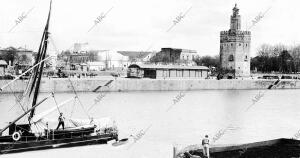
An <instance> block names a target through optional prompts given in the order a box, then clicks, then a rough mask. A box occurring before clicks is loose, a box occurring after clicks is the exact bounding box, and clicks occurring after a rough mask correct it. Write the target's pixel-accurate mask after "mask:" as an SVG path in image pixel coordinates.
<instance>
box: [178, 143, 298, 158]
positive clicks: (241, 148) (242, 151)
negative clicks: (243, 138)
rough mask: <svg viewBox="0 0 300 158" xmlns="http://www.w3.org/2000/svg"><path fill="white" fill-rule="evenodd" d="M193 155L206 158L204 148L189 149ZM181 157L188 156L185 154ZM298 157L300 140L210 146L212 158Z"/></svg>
mask: <svg viewBox="0 0 300 158" xmlns="http://www.w3.org/2000/svg"><path fill="white" fill-rule="evenodd" d="M189 153H190V154H192V155H197V156H200V157H201V158H204V156H203V152H202V149H197V150H191V151H189ZM177 157H178V158H180V157H188V156H187V154H183V156H178V155H177ZM242 157H243V158H297V157H300V141H299V140H293V139H283V138H282V139H274V140H269V141H262V142H256V143H249V144H242V145H231V146H221V147H211V148H210V158H242Z"/></svg>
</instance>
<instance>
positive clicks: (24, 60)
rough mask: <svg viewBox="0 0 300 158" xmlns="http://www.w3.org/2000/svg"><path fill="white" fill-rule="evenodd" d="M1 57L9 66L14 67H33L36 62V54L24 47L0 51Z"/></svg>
mask: <svg viewBox="0 0 300 158" xmlns="http://www.w3.org/2000/svg"><path fill="white" fill-rule="evenodd" d="M0 56H1V57H2V60H5V61H6V62H7V63H8V64H9V66H14V65H16V64H18V65H30V66H31V65H32V64H33V62H34V52H33V51H32V50H28V49H25V48H22V47H19V48H14V47H7V48H3V49H0ZM4 58H5V59H4Z"/></svg>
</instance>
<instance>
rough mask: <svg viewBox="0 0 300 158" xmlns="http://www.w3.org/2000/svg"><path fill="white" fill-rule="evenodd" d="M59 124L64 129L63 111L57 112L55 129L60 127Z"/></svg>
mask: <svg viewBox="0 0 300 158" xmlns="http://www.w3.org/2000/svg"><path fill="white" fill-rule="evenodd" d="M60 125H61V126H62V128H63V129H65V117H63V113H62V112H61V113H60V114H59V117H58V125H57V128H56V129H58V128H59V127H60Z"/></svg>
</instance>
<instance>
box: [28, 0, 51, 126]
mask: <svg viewBox="0 0 300 158" xmlns="http://www.w3.org/2000/svg"><path fill="white" fill-rule="evenodd" d="M51 5H52V0H51V1H50V9H49V13H48V19H47V23H46V26H45V29H44V32H43V37H42V39H41V43H40V47H39V51H38V54H37V58H36V61H35V64H37V63H39V62H40V61H42V63H41V64H40V65H39V66H37V67H36V68H34V70H33V75H32V78H31V79H32V82H31V83H32V84H31V87H30V91H29V97H30V96H31V94H32V93H33V101H32V103H31V106H32V107H33V106H34V105H36V102H37V98H38V96H39V89H40V83H41V79H42V74H43V68H44V64H45V62H44V61H43V60H44V59H45V57H46V52H47V46H48V37H49V32H48V29H49V21H50V15H51ZM34 111H35V108H33V109H32V110H31V112H30V115H29V121H30V119H31V118H32V117H33V115H34Z"/></svg>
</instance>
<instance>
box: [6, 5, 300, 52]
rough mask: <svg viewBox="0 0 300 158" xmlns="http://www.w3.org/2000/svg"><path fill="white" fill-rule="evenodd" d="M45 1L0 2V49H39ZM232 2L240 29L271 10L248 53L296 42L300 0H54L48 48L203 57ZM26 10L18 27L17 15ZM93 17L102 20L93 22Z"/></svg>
mask: <svg viewBox="0 0 300 158" xmlns="http://www.w3.org/2000/svg"><path fill="white" fill-rule="evenodd" d="M49 2H50V0H0V47H1V48H5V47H8V46H14V47H20V46H21V47H26V48H28V49H31V50H34V51H37V49H38V46H39V43H40V40H41V36H42V32H43V28H44V26H45V23H46V20H47V14H48V10H49ZM235 3H237V6H238V8H239V9H240V15H241V18H242V30H246V29H247V27H249V26H251V24H252V21H253V20H255V17H256V16H258V15H259V14H260V13H264V12H265V11H266V10H268V9H269V11H268V12H267V13H266V14H265V15H264V16H263V18H261V19H260V20H259V21H258V22H257V23H256V24H255V25H254V26H253V27H252V28H251V29H250V31H251V32H252V41H251V56H255V55H256V52H257V49H258V47H259V46H260V45H262V44H264V43H267V44H278V43H282V44H285V45H296V44H299V43H300V30H299V28H300V18H299V17H298V16H297V15H300V9H298V6H299V5H300V1H299V0H289V1H284V0H53V4H52V15H51V22H50V33H51V35H50V36H51V40H50V47H49V50H50V51H62V50H66V49H70V48H72V46H73V44H74V43H86V42H87V43H88V44H89V45H88V47H89V48H90V49H96V50H111V51H148V50H149V51H159V50H160V49H161V48H162V47H174V48H184V49H191V50H196V51H197V52H198V53H199V55H201V56H203V55H212V56H213V55H218V54H219V48H220V47H219V44H220V31H223V30H228V29H229V24H230V15H231V14H232V8H233V7H234V5H235ZM30 10H31V11H30ZM109 10H110V11H109ZM29 11H30V12H29ZM108 11H109V12H108ZM27 12H29V13H28V14H27V16H26V17H25V18H24V19H23V20H22V21H20V23H19V24H17V25H16V20H17V19H18V17H20V16H21V15H22V14H23V15H24V14H26V13H27ZM106 12H108V13H107V14H106V15H105V16H104V17H102V19H101V18H100V17H101V15H103V14H105V13H106ZM184 13H186V14H185V16H184V17H182V18H181V19H179V20H177V23H176V24H175V25H174V20H176V18H177V19H178V17H180V15H183V14H184ZM97 17H99V18H100V19H101V21H100V22H99V23H98V24H96V25H95V20H96V18H97ZM14 25H16V27H15V28H13V26H14ZM94 25H95V26H94ZM172 25H174V26H173V27H172V28H171V29H170V30H169V31H167V30H168V29H169V28H170V27H171V26H172ZM93 26H94V27H93ZM92 27H93V28H92ZM12 28H13V30H12V31H10V30H11V29H12ZM90 28H92V29H91V30H90V31H89V29H90Z"/></svg>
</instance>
